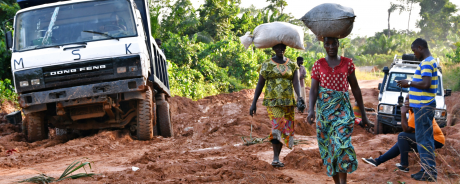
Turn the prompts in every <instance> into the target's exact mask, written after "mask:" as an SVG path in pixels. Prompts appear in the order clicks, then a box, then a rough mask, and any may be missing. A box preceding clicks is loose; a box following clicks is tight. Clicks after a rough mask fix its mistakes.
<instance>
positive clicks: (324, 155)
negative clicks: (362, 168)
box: [307, 37, 369, 184]
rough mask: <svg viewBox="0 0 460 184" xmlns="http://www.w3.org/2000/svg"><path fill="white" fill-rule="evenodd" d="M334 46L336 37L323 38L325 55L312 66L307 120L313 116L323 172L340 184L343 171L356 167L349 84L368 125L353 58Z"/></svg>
mask: <svg viewBox="0 0 460 184" xmlns="http://www.w3.org/2000/svg"><path fill="white" fill-rule="evenodd" d="M338 48H339V40H338V39H337V38H330V37H326V38H324V49H326V52H327V56H326V58H322V59H320V60H318V61H316V62H315V64H314V65H313V67H312V74H311V79H312V80H311V88H310V100H309V102H310V103H309V104H310V107H309V112H308V117H307V121H308V123H310V124H312V123H313V122H315V119H316V132H317V139H318V147H319V152H320V154H321V159H322V160H323V165H325V166H326V169H327V175H328V176H332V177H333V178H334V182H335V183H336V184H338V183H341V184H342V183H346V182H347V173H352V172H354V171H355V170H356V169H357V167H358V160H356V153H355V150H354V148H353V146H352V145H351V134H352V132H353V127H354V114H353V110H352V106H351V104H350V98H349V94H348V86H349V85H350V86H351V91H352V92H353V95H354V97H355V99H356V101H357V102H358V106H359V109H361V114H362V123H363V125H364V126H366V125H368V122H369V120H368V119H367V116H366V112H365V111H364V105H363V98H362V95H361V89H360V88H359V85H358V81H357V80H356V76H355V66H354V64H353V61H352V60H351V59H349V58H346V57H340V56H338V55H337V52H338ZM315 104H316V115H315V110H314V105H315Z"/></svg>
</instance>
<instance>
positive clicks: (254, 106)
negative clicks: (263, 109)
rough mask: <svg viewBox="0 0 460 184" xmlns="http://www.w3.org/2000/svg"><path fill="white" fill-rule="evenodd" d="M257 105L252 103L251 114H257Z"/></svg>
mask: <svg viewBox="0 0 460 184" xmlns="http://www.w3.org/2000/svg"><path fill="white" fill-rule="evenodd" d="M256 111H257V107H256V104H252V105H251V107H250V108H249V115H251V116H254V114H256Z"/></svg>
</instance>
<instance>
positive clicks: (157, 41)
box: [155, 38, 161, 48]
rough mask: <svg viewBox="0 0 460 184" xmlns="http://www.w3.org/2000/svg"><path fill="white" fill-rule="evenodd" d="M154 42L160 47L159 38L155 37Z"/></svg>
mask: <svg viewBox="0 0 460 184" xmlns="http://www.w3.org/2000/svg"><path fill="white" fill-rule="evenodd" d="M155 42H156V44H157V46H158V47H160V48H161V39H159V38H155Z"/></svg>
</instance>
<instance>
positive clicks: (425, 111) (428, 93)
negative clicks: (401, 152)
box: [398, 38, 438, 182]
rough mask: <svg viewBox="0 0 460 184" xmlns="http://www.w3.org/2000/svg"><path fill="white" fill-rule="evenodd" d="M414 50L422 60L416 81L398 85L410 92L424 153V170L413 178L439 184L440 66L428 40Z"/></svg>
mask: <svg viewBox="0 0 460 184" xmlns="http://www.w3.org/2000/svg"><path fill="white" fill-rule="evenodd" d="M411 49H412V51H413V52H414V55H415V57H416V58H419V59H421V60H422V61H421V62H420V64H419V66H418V67H417V69H416V70H415V74H414V77H413V78H412V81H409V80H407V79H405V80H400V81H398V85H399V86H400V87H403V88H408V87H410V88H409V102H410V107H412V109H413V111H414V113H415V120H416V121H415V139H416V140H417V147H418V149H417V150H418V151H419V153H420V159H421V166H422V167H421V170H420V171H419V172H418V173H416V174H413V175H411V177H412V178H414V179H415V180H418V181H431V182H435V181H436V179H437V174H438V173H437V171H436V160H435V153H434V148H435V141H434V139H433V123H432V122H433V118H434V112H435V109H436V99H435V97H436V92H437V88H438V66H437V62H436V60H435V59H434V58H433V56H431V52H430V50H429V49H428V43H427V42H426V40H424V39H421V38H417V39H416V40H415V41H414V42H412V45H411Z"/></svg>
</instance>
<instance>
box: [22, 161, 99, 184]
mask: <svg viewBox="0 0 460 184" xmlns="http://www.w3.org/2000/svg"><path fill="white" fill-rule="evenodd" d="M86 160H89V159H88V158H82V159H80V160H75V161H74V162H72V163H71V164H70V165H69V166H68V167H67V168H66V169H65V170H64V172H63V173H62V174H61V176H60V177H59V178H58V179H56V178H53V177H50V176H47V175H45V174H43V173H40V174H39V175H38V176H34V177H32V178H27V179H25V180H22V181H19V182H18V183H24V182H31V183H40V184H42V183H45V184H46V183H53V182H59V181H62V180H65V179H68V178H71V179H77V178H83V177H91V176H94V175H96V174H94V173H88V172H87V171H86V168H85V166H88V167H89V168H90V169H91V163H92V162H89V161H86ZM93 164H94V163H93ZM80 168H83V169H84V170H85V172H84V173H78V174H74V175H70V174H72V173H73V172H75V171H77V170H78V169H80ZM69 175H70V176H69Z"/></svg>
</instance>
